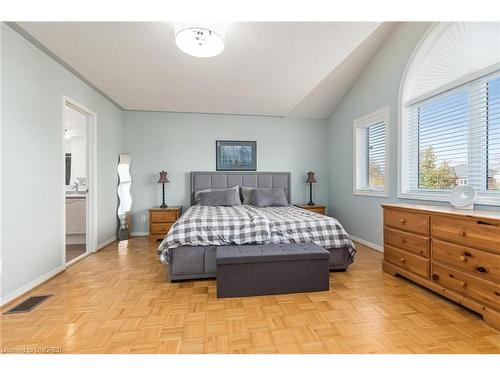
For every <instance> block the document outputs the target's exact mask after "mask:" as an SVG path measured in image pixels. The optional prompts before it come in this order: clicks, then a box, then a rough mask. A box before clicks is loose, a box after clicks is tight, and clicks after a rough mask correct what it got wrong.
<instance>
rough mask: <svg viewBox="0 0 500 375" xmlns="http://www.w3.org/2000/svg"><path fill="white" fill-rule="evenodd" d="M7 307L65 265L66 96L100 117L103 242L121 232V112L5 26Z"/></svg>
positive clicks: (3, 161)
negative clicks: (118, 209)
mask: <svg viewBox="0 0 500 375" xmlns="http://www.w3.org/2000/svg"><path fill="white" fill-rule="evenodd" d="M0 27H1V59H2V64H1V70H2V71H1V77H2V81H1V90H2V98H1V111H2V123H1V125H2V126H1V152H2V155H1V156H2V157H1V170H2V176H1V177H2V179H1V200H2V212H1V232H2V236H1V258H2V277H1V279H2V285H1V289H2V290H1V292H2V301H5V300H6V299H9V298H11V297H12V296H13V295H15V294H16V293H17V292H19V291H22V288H24V287H26V286H29V285H32V283H33V282H35V281H36V280H37V279H40V278H43V276H44V275H48V274H50V273H51V272H53V271H54V270H56V269H58V268H60V267H61V266H63V263H64V262H63V259H62V254H63V248H62V247H63V246H62V245H63V243H62V238H63V228H64V227H63V208H64V194H63V184H64V178H63V176H64V172H63V171H64V164H63V155H64V153H63V130H62V119H63V95H67V96H69V97H70V98H72V99H74V100H76V101H77V102H79V103H81V104H83V105H84V106H86V107H87V108H89V109H91V110H93V111H94V112H95V113H96V114H97V159H98V161H99V163H98V167H97V226H98V233H97V237H98V242H99V243H101V242H104V241H106V240H109V239H110V238H112V237H113V236H114V235H115V231H116V203H117V198H116V184H117V176H116V164H117V155H118V153H119V152H120V148H121V136H120V134H121V110H120V109H119V108H117V107H116V106H114V105H113V104H111V103H110V102H109V101H107V100H106V99H104V98H103V97H102V96H101V95H99V94H98V93H97V92H96V91H94V90H93V89H92V88H90V87H89V86H88V85H86V84H85V83H83V82H82V81H81V80H79V79H78V78H76V77H75V76H74V75H73V74H71V73H70V72H69V71H67V70H66V69H65V68H63V67H62V66H61V65H59V64H58V63H56V62H55V61H54V60H53V59H51V58H50V57H48V56H47V55H46V54H45V53H43V52H41V51H40V50H39V49H38V48H36V47H35V46H33V44H31V43H30V42H28V41H27V40H25V39H24V38H23V37H21V36H20V35H19V34H17V33H16V32H15V31H13V30H12V29H11V28H10V27H8V26H6V25H5V24H3V23H2V24H1V25H0Z"/></svg>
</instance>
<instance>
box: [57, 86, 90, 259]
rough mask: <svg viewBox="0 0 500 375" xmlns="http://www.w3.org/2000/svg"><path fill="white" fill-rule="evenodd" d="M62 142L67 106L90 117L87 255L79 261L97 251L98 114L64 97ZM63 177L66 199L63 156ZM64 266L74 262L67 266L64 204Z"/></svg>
mask: <svg viewBox="0 0 500 375" xmlns="http://www.w3.org/2000/svg"><path fill="white" fill-rule="evenodd" d="M62 104H63V105H62V119H63V121H62V133H61V134H62V140H63V142H64V129H65V124H66V118H65V117H66V116H65V112H66V111H65V108H66V106H68V107H70V108H72V109H74V110H76V111H79V112H81V113H83V114H84V115H86V116H87V117H88V126H87V142H86V143H87V187H88V193H87V200H86V201H87V210H86V211H87V217H86V227H87V230H86V244H87V248H86V253H84V254H82V255H81V256H79V257H77V258H75V259H74V260H75V261H76V260H77V259H79V258H81V257H84V256H86V255H88V253H89V252H95V251H97V114H96V113H95V112H94V111H92V110H90V109H88V108H87V107H85V106H84V105H82V104H80V103H78V102H77V101H75V100H73V99H72V98H70V97H68V96H66V95H63V100H62ZM62 162H63V175H62V187H63V197H64V198H65V197H66V184H65V180H66V172H65V157H64V152H63V155H62ZM62 244H63V246H62V254H61V257H62V264H64V265H69V264H71V263H72V262H73V261H71V262H69V263H68V264H66V204H65V202H63V228H62Z"/></svg>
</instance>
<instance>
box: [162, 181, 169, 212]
mask: <svg viewBox="0 0 500 375" xmlns="http://www.w3.org/2000/svg"><path fill="white" fill-rule="evenodd" d="M161 190H162V193H163V194H162V195H163V203H162V204H161V206H160V208H167V207H168V206H167V204H166V203H165V183H163V184H162V186H161Z"/></svg>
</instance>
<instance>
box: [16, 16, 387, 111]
mask: <svg viewBox="0 0 500 375" xmlns="http://www.w3.org/2000/svg"><path fill="white" fill-rule="evenodd" d="M17 26H18V27H21V28H22V30H23V32H24V33H27V34H29V35H30V36H31V37H32V38H34V39H36V40H37V41H38V42H39V43H40V44H42V45H43V46H44V47H45V48H46V49H48V50H49V51H50V52H51V53H53V54H54V55H56V56H57V57H58V58H59V59H60V60H62V61H63V62H64V63H66V64H67V65H69V66H70V67H71V68H73V69H74V70H75V71H77V72H78V73H79V74H80V75H82V76H83V77H85V78H86V79H87V80H88V81H89V82H91V83H92V84H93V85H94V86H95V87H97V88H98V89H99V90H101V91H102V92H103V93H105V94H106V95H107V96H109V97H110V98H111V99H112V100H114V101H115V102H116V103H118V104H119V105H120V106H121V107H122V108H124V109H127V110H144V111H172V112H198V113H227V114H246V115H270V116H288V117H302V118H319V119H322V118H328V117H329V116H330V114H331V113H332V111H333V109H334V107H335V105H336V104H337V103H338V102H339V100H340V99H341V98H342V97H343V96H344V94H345V93H346V92H347V90H348V89H349V88H350V86H351V85H352V83H353V82H354V80H355V79H356V77H357V76H358V74H359V73H360V72H361V71H362V70H363V68H364V67H365V66H366V64H367V63H368V62H369V61H370V59H371V58H372V57H373V55H374V54H375V53H376V51H377V49H378V48H379V47H380V45H381V44H382V43H383V41H384V40H385V38H386V37H387V36H388V34H389V33H390V32H391V31H392V30H393V28H394V27H395V24H394V23H384V24H381V23H375V22H324V23H314V22H313V23H311V22H254V23H231V24H227V25H226V46H225V50H224V51H223V53H222V54H220V55H219V56H216V57H213V58H207V59H201V58H196V57H192V56H189V55H186V54H184V53H183V52H181V51H180V50H179V49H178V48H177V47H176V45H175V41H174V25H173V24H172V23H162V22H155V23H138V22H121V23H115V22H99V23H95V22H20V23H17Z"/></svg>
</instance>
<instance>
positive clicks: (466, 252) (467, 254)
mask: <svg viewBox="0 0 500 375" xmlns="http://www.w3.org/2000/svg"><path fill="white" fill-rule="evenodd" d="M464 255H465V256H466V257H471V256H472V254H471V253H469V252H468V251H464Z"/></svg>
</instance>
